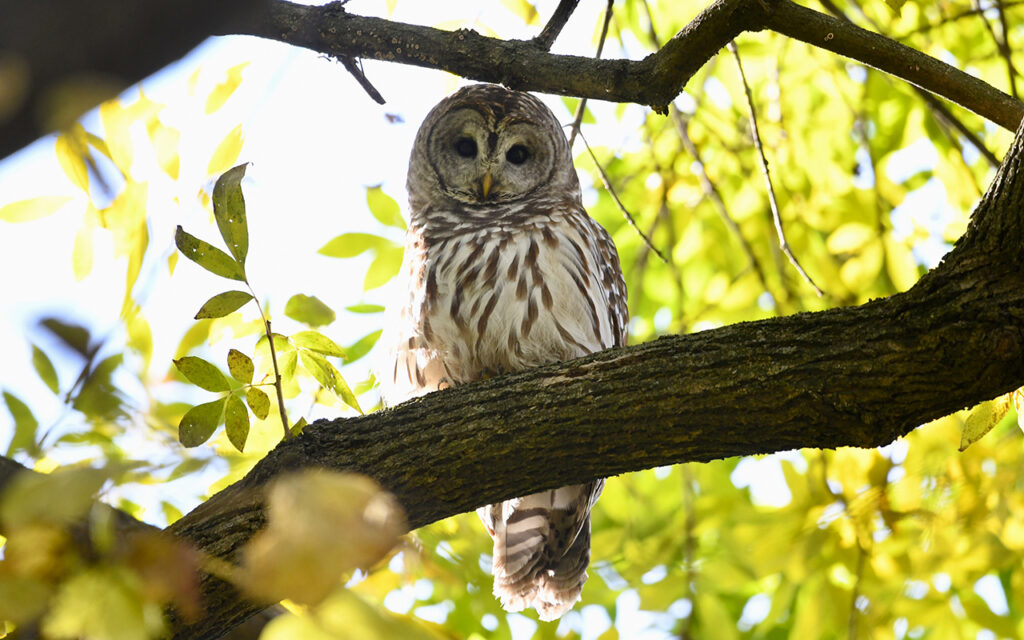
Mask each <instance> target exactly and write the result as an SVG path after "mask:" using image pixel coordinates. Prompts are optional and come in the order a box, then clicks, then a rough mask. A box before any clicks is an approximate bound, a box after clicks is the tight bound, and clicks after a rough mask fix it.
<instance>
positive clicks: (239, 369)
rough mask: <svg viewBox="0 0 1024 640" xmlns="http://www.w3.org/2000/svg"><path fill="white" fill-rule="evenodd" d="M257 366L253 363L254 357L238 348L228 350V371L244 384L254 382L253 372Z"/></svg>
mask: <svg viewBox="0 0 1024 640" xmlns="http://www.w3.org/2000/svg"><path fill="white" fill-rule="evenodd" d="M255 370H256V368H255V367H254V366H253V364H252V359H251V358H249V356H247V355H245V354H244V353H242V352H241V351H239V350H237V349H231V350H230V351H228V371H229V372H230V373H231V377H232V378H234V379H235V380H238V381H239V382H241V383H242V384H251V383H252V374H253V372H254V371H255Z"/></svg>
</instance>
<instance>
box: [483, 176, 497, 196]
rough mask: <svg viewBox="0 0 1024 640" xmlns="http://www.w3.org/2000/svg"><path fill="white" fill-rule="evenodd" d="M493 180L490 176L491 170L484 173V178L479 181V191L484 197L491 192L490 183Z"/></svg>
mask: <svg viewBox="0 0 1024 640" xmlns="http://www.w3.org/2000/svg"><path fill="white" fill-rule="evenodd" d="M493 182H494V179H493V178H491V172H490V171H488V172H487V173H485V174H484V179H483V180H481V181H480V192H481V193H483V194H484V198H486V197H487V194H489V193H490V192H491V184H492V183H493Z"/></svg>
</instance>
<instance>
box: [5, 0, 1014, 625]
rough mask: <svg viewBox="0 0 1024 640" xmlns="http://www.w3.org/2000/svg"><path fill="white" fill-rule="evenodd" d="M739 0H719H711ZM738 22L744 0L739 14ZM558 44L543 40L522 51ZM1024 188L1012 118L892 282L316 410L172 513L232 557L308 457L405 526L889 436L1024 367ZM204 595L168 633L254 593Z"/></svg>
mask: <svg viewBox="0 0 1024 640" xmlns="http://www.w3.org/2000/svg"><path fill="white" fill-rule="evenodd" d="M784 1H785V0H783V2H775V1H772V2H766V3H763V5H762V6H764V7H769V8H770V7H779V6H782V5H783V4H784ZM271 4H272V5H273V6H275V7H277V8H278V9H280V8H281V7H283V6H285V4H286V3H282V2H273V3H271ZM742 4H743V2H742V0H736V1H735V2H733V1H731V0H723V1H720V2H716V3H715V5H713V7H717V10H723V7H733V8H735V7H736V6H740V5H742ZM759 4H760V3H759ZM286 10H287V11H293V10H294V9H293V8H291V7H290V6H289V7H288V8H287V9H286ZM331 10H333V11H334V12H335V14H336V15H335V17H336V18H337V20H339V21H340V22H338V24H339V25H344V24H346V21H350V20H352V19H353V18H349V17H346V16H344V14H342V13H339V8H338V7H336V6H335V7H333V9H331ZM705 13H707V12H705ZM702 15H704V14H702ZM758 15H762V16H763V15H765V14H764V11H761V13H759V14H758ZM771 15H772V14H771V13H769V14H768V16H769V17H768V18H767V19H771V18H770V16H771ZM705 18H706V19H707V20H712V21H713V19H715V16H714V15H711V16H710V17H708V16H705ZM749 21H750V17H749V16H744V17H742V19H741V23H742V25H741V28H748V27H749V25H750V22H749ZM695 22H697V21H695ZM704 24H711V23H709V22H705V23H704ZM762 26H765V25H762ZM307 27H308V25H307ZM307 27H303V28H302V29H299V28H296V29H295V30H293V31H288V32H287V33H286V34H285V35H287V36H288V37H284V36H279V37H280V38H281V39H284V40H286V41H291V42H296V43H297V44H303V46H308V42H307V41H305V40H302V41H301V42H300V40H301V39H302V38H308V39H309V42H312V41H313V40H316V39H318V38H319V39H320V41H321V42H323V41H325V40H327V39H328V38H327V36H328V35H329V36H333V35H335V34H332V33H330V32H329V31H327V32H325V33H320V32H319V31H318V30H317V29H315V28H313V27H308V28H307ZM700 28H701V27H700V25H699V24H698V26H697V27H693V28H692V30H689V31H688V32H689V33H695V32H699V29H700ZM836 28H837V29H839V28H847V27H846V26H845V25H842V24H840V25H838V26H837V27H836ZM309 29H313V31H309ZM428 31H432V30H428ZM307 32H308V33H307ZM459 33H461V34H462V35H463V36H465V35H466V33H468V32H457V33H456V34H454V35H453V34H449V35H447V36H445V38H447V39H446V40H444V41H438V42H437V43H436V45H437V46H439V47H451V48H452V49H453V50H455V51H456V53H457V58H458V59H464V58H466V57H467V56H469V55H470V50H469V49H465V48H460V46H461V45H459V44H458V42H459V41H457V40H458V37H459V36H458V34H459ZM684 33H686V32H684ZM707 33H709V32H705V35H707ZM368 35H373V34H368ZM428 35H429V34H428ZM374 37H376V36H374ZM700 37H701V38H703V37H704V36H700ZM730 37H731V36H730ZM475 38H479V36H469V39H470V40H472V41H476V40H474V39H475ZM678 38H682V35H681V36H677V39H678ZM684 39H685V38H684ZM698 39H699V38H698ZM710 41H713V42H717V40H715V38H714V37H712V38H711V40H710ZM403 42H405V41H403ZM360 46H364V47H365V46H368V45H367V44H366V43H364V44H363V45H360ZM486 46H492V45H491V44H488V45H486ZM493 46H497V45H493ZM516 46H519V45H516ZM680 46H689V45H685V43H684V44H683V45H680ZM421 52H422V49H421ZM334 53H335V54H344V55H354V54H356V53H361V54H365V53H366V51H365V49H358V50H355V49H347V50H340V51H334ZM394 53H395V55H396V57H397V56H398V55H399V52H397V51H395V52H394ZM401 55H407V54H405V53H403V54H401ZM538 55H540V54H538ZM543 55H544V56H546V55H547V54H543ZM553 59H554V57H550V56H548V57H538V58H536V60H534V61H533V63H532V64H537V65H540V66H545V65H547V64H549V63H550V64H553V63H552V60H553ZM406 61H407V62H409V61H408V60H406ZM431 66H440V63H438V62H437V61H434V62H432V63H431ZM594 68H595V69H598V70H599V71H600V69H605V70H604V71H601V72H600V73H606V74H607V75H603V76H600V77H601V78H602V79H603V80H605V81H608V82H610V83H612V84H614V81H615V80H616V79H620V80H621V79H623V78H624V76H623V75H622V74H623V73H624V72H623V71H621V70H615V69H616V68H615V67H614V66H612V67H607V68H604V67H601V68H598V67H594ZM453 70H455V71H457V72H459V73H463V72H464V71H466V69H464V68H462V67H458V68H454V69H453ZM595 73H596V72H595ZM465 75H470V76H471V77H475V76H472V74H469V73H466V74H465ZM537 75H540V74H539V73H538V74H537ZM598 75H600V74H598ZM481 79H492V80H494V79H498V80H500V79H507V78H481ZM679 87H681V84H677V85H676V89H677V90H678V88H679ZM533 88H536V87H533ZM596 90H597V89H594V91H596ZM968 93H969V92H968ZM577 95H589V94H587V93H586V92H581V93H579V94H577ZM598 97H599V96H598ZM669 99H670V98H669ZM662 104H663V103H662ZM1011 107H1012V108H1011V109H1010V110H1009V111H1006V112H1004V113H1003V117H1004V119H1006V114H1007V113H1009V114H1010V116H1009V119H1006V122H1004V125H1006V124H1009V123H1010V122H1011V121H1013V123H1014V124H1015V123H1016V122H1019V120H1020V113H1021V109H1020V105H1019V103H1015V102H1014V103H1013V104H1012V105H1011ZM1014 114H1015V115H1014ZM1014 118H1016V120H1014ZM1022 203H1024V128H1021V129H1019V130H1018V133H1017V137H1016V139H1015V141H1014V144H1013V146H1012V148H1011V149H1010V151H1009V152H1008V154H1007V156H1006V158H1005V159H1004V161H1003V164H1002V166H1001V167H1000V170H999V172H998V174H997V176H996V178H995V179H994V181H993V182H992V184H991V185H990V187H989V189H988V191H987V192H986V194H985V196H984V197H983V199H982V201H981V203H980V205H979V206H978V208H977V210H976V211H975V213H974V215H973V217H972V221H971V225H970V227H969V229H968V231H967V233H966V234H965V235H964V236H963V237H962V238H961V239H960V241H959V242H958V243H957V245H956V247H955V248H954V250H953V251H952V252H951V253H950V254H949V255H948V256H947V257H946V259H945V260H944V261H943V263H942V264H941V265H940V266H939V267H937V268H936V269H934V270H933V271H932V272H930V273H928V274H927V275H926V276H925V277H924V278H922V279H921V281H920V282H919V283H918V284H917V285H915V286H914V287H913V288H912V289H911V290H909V291H907V292H905V293H902V294H898V295H895V296H892V297H889V298H886V299H883V300H876V301H872V302H870V303H868V304H864V305H861V306H857V307H850V308H844V309H833V310H829V311H824V312H818V313H813V314H811V313H804V314H797V315H794V316H789V317H785V318H778V319H772V320H765V321H760V322H751V323H742V324H738V325H734V326H729V327H724V328H721V329H717V330H714V331H707V332H703V333H698V334H693V335H687V336H672V337H666V338H662V339H660V340H657V341H654V342H650V343H647V344H642V345H636V346H632V347H627V348H622V349H613V350H609V351H606V352H602V353H599V354H595V355H593V356H590V357H588V358H584V359H580V360H575V361H571V362H564V363H558V364H554V365H551V366H547V367H542V368H539V369H535V370H530V371H526V372H522V373H519V374H514V375H511V376H505V377H501V378H495V379H492V380H487V381H483V382H480V383H475V384H471V385H466V386H464V387H459V388H456V389H450V390H446V391H442V392H438V393H435V394H431V395H429V396H427V397H425V398H422V399H419V400H415V401H412V402H409V403H406V404H403V405H401V406H399V407H396V408H394V409H390V410H387V411H382V412H379V413H376V414H372V415H369V416H364V417H361V418H356V419H349V420H334V421H321V422H319V423H316V424H313V425H310V426H309V427H307V429H306V431H305V433H303V435H302V436H300V437H298V438H295V439H293V440H291V441H289V442H284V443H282V444H281V445H280V446H279V447H278V448H277V449H275V450H274V451H273V452H271V454H270V455H268V456H267V458H265V459H264V460H263V461H261V462H260V463H259V464H258V465H257V466H256V467H255V468H254V469H253V470H252V472H251V473H250V474H249V475H248V476H246V477H245V478H244V479H243V480H241V481H240V482H238V483H236V484H234V485H232V486H231V487H229V488H227V489H225V490H224V491H222V492H220V493H219V494H217V495H215V496H214V497H212V498H211V499H210V500H208V501H207V502H206V503H204V504H202V505H200V506H199V507H197V508H196V509H195V510H193V511H192V512H191V513H189V514H187V515H186V516H185V517H184V518H182V519H181V520H179V521H178V522H176V523H175V524H174V525H173V526H171V527H170V528H169V529H168V531H169V532H170V533H171V534H173V535H175V536H178V537H180V538H181V539H184V540H187V541H190V542H191V543H193V544H194V545H195V546H196V547H197V548H199V549H200V550H202V551H203V552H204V553H207V554H210V555H212V556H215V557H218V558H223V559H227V560H234V559H235V558H236V557H237V554H238V552H239V550H240V548H241V547H242V546H243V545H244V544H245V543H246V542H247V541H248V540H249V539H251V537H252V536H253V534H254V533H255V532H256V531H257V530H259V528H260V527H261V526H263V524H264V521H265V513H264V502H263V489H264V487H265V486H266V485H267V483H268V482H269V481H270V480H272V479H273V478H275V477H277V476H278V475H280V474H281V473H284V472H287V471H290V470H297V469H302V468H310V467H323V468H330V469H337V470H351V471H358V472H362V473H366V474H367V475H370V476H372V477H374V478H376V479H377V480H378V481H379V482H380V483H381V484H382V485H383V486H385V487H386V488H388V489H389V490H391V491H393V492H394V493H395V495H396V496H397V497H398V499H399V501H400V502H401V503H402V504H403V506H404V507H405V509H406V512H407V515H408V518H409V523H410V526H411V527H413V528H415V527H419V526H422V525H425V524H427V523H429V522H433V521H435V520H437V519H440V518H444V517H447V516H451V515H454V514H457V513H461V512H464V511H468V510H471V509H473V508H475V507H477V506H479V505H482V504H486V503H490V502H494V501H498V500H501V499H505V498H509V497H512V496H514V495H522V494H525V493H530V492H534V491H540V490H544V489H548V488H552V487H556V486H560V485H565V484H570V483H576V482H584V481H587V480H590V479H593V478H597V477H606V476H611V475H615V474H619V473H624V472H627V471H634V470H639V469H645V468H650V467H653V466H660V465H666V464H675V463H680V462H687V461H703V460H711V459H716V458H722V457H726V456H734V455H747V454H756V453H768V452H773V451H779V450H785V449H792V448H798V447H821V448H833V447H838V446H847V445H848V446H860V447H872V446H878V445H884V444H887V443H889V442H891V441H892V440H893V439H894V438H897V437H899V436H901V435H904V434H906V433H908V432H909V431H911V430H913V429H914V428H916V427H917V426H918V425H920V424H922V423H924V422H927V421H929V420H931V419H933V418H937V417H940V416H943V415H946V414H948V413H950V412H953V411H955V410H957V409H960V408H962V407H966V406H969V405H972V404H975V403H977V402H979V401H983V400H987V399H989V398H992V397H995V396H997V395H1000V394H1002V393H1005V392H1007V391H1010V390H1012V389H1015V388H1017V387H1020V386H1022V385H1024V286H1022V285H1024V273H1022V269H1021V264H1022V257H1024V256H1022V253H1024V220H1022V213H1024V211H1022ZM567 442H571V443H572V446H565V443H567ZM11 470H12V466H11V465H10V463H6V464H3V465H0V488H2V486H3V485H4V484H5V482H6V479H7V478H8V477H9V476H10V475H11ZM203 598H204V607H205V612H206V614H205V617H203V618H202V619H200V620H198V621H195V622H193V623H192V624H184V623H182V622H181V621H176V622H175V628H174V632H175V637H178V638H213V637H217V636H219V635H220V634H222V633H224V632H226V631H228V630H230V629H231V628H232V627H234V626H235V625H237V624H238V623H240V622H241V621H243V620H245V619H246V618H247V617H248V616H249V615H251V614H252V613H254V612H255V611H257V610H259V609H260V608H261V607H260V605H258V604H255V603H252V602H248V601H246V600H245V599H244V598H242V597H240V595H239V594H238V593H237V592H236V591H235V590H234V589H233V588H232V587H231V585H229V584H228V583H226V582H223V581H221V580H219V579H217V578H214V577H212V576H204V578H203Z"/></svg>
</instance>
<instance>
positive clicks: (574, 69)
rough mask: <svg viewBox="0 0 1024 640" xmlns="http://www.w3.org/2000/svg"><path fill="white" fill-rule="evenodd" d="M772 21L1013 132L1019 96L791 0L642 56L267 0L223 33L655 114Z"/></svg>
mask: <svg viewBox="0 0 1024 640" xmlns="http://www.w3.org/2000/svg"><path fill="white" fill-rule="evenodd" d="M766 28H767V29H771V30H773V31H776V32H778V33H780V34H783V35H786V36H789V37H791V38H795V39H797V40H801V41H803V42H806V43H808V44H811V45H813V46H816V47H819V48H822V49H826V50H828V51H832V52H834V53H838V54H840V55H843V56H846V57H849V58H851V59H853V60H857V61H860V62H863V63H865V64H867V65H870V66H872V67H875V68H876V69H880V70H882V71H885V72H887V73H890V74H892V75H894V76H896V77H898V78H902V79H904V80H906V81H907V82H910V83H911V84H914V85H915V86H918V87H921V88H922V89H926V90H928V91H931V92H933V93H936V94H938V95H940V96H943V97H945V98H947V99H948V100H951V101H953V102H956V103H957V104H960V105H962V106H964V107H965V108H967V109H970V110H971V111H974V112H975V113H978V114H979V115H982V116H984V117H986V118H988V119H989V120H991V121H993V122H995V123H997V124H999V125H1001V126H1003V127H1005V128H1007V129H1010V130H1012V131H1015V130H1016V128H1017V125H1018V124H1019V123H1020V121H1021V119H1022V118H1024V104H1021V103H1020V102H1019V101H1017V100H1014V99H1013V98H1011V97H1010V96H1008V95H1006V94H1005V93H1003V92H1001V91H999V90H998V89H995V88H994V87H992V86H991V85H988V84H987V83H985V82H983V81H982V80H979V79H977V78H975V77H973V76H971V75H969V74H967V73H964V72H963V71H960V70H959V69H956V68H954V67H952V66H950V65H948V64H946V63H944V62H940V61H939V60H936V59H935V58H932V57H930V56H927V55H925V54H923V53H921V52H920V51H916V50H914V49H911V48H910V47H907V46H905V45H902V44H900V43H898V42H895V41H893V40H890V39H889V38H886V37H885V36H882V35H879V34H877V33H872V32H870V31H867V30H865V29H861V28H859V27H857V26H855V25H852V24H849V23H847V22H845V21H842V20H839V19H837V18H833V17H831V16H828V15H825V14H822V13H819V12H817V11H814V10H812V9H808V8H806V7H802V6H800V5H797V4H794V3H793V2H791V1H790V0H715V2H713V3H712V4H710V5H709V6H708V7H707V8H705V9H704V10H703V11H702V12H701V13H700V14H699V15H698V16H697V17H696V18H694V19H693V21H691V22H690V23H689V24H688V25H687V26H686V27H685V28H684V29H683V30H682V31H680V32H679V33H677V34H676V35H675V36H674V37H673V38H672V39H670V40H669V41H668V42H667V43H665V45H664V46H663V47H662V48H661V49H659V50H658V51H657V52H656V53H653V54H651V55H649V56H647V57H646V58H644V59H643V60H639V61H631V60H621V59H620V60H595V59H590V58H584V57H580V56H567V55H553V54H550V53H547V52H546V51H545V50H543V49H542V48H541V47H538V46H536V44H534V43H532V42H525V41H504V40H499V39H496V38H489V37H486V36H482V35H480V34H478V33H476V32H475V31H471V30H468V29H460V30H458V31H442V30H440V29H433V28H430V27H422V26H415V25H409V24H403V23H399V22H393V21H389V20H383V19H379V18H369V17H364V16H357V15H352V14H347V13H345V12H343V11H340V10H339V9H338V7H337V6H336V3H334V4H329V5H326V6H323V7H309V6H303V5H297V4H292V3H290V2H286V1H285V0H264V1H263V2H262V3H261V4H259V5H258V6H257V7H256V8H254V10H253V11H252V12H251V13H250V14H248V15H247V16H246V17H245V19H244V20H243V21H239V22H236V23H234V24H231V25H229V26H228V27H227V28H226V29H225V30H224V31H222V32H220V33H224V34H230V33H241V34H249V35H255V36H260V37H264V38H270V39H274V40H280V41H282V42H286V43H289V44H292V45H295V46H300V47H305V48H308V49H313V50H315V51H320V52H322V53H327V54H330V55H336V56H341V55H347V56H355V57H363V58H372V59H376V60H384V61H388V62H397V63H401V64H411V65H415V66H421V67H427V68H433V69H444V70H445V71H448V72H451V73H454V74H456V75H460V76H463V77H465V78H469V79H472V80H479V81H483V82H497V83H501V84H505V85H507V86H509V87H512V88H514V89H521V90H531V91H540V92H543V93H554V94H560V95H571V96H578V97H583V98H595V99H599V100H610V101H616V102H635V103H638V104H643V105H649V106H651V107H652V108H654V109H655V110H656V111H658V112H659V113H665V112H666V111H667V106H668V104H669V103H670V102H671V101H672V100H673V99H675V97H676V96H677V95H678V94H679V92H680V91H682V88H683V87H684V86H685V85H686V83H687V82H688V81H689V79H690V78H691V77H692V76H693V75H694V74H695V73H696V72H697V71H698V70H699V69H700V68H701V67H702V66H703V65H704V63H705V62H707V61H708V60H710V59H711V58H712V57H714V56H715V55H717V53H718V51H719V50H720V49H721V48H723V47H725V45H726V44H727V43H728V42H729V41H730V40H732V39H734V38H735V37H736V36H738V35H739V34H741V33H742V32H744V31H757V30H760V29H766Z"/></svg>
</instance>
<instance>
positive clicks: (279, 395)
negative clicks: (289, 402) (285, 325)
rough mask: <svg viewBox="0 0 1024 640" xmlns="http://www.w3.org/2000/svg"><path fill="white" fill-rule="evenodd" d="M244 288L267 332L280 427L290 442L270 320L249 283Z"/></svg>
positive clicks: (290, 431)
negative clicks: (247, 291)
mask: <svg viewBox="0 0 1024 640" xmlns="http://www.w3.org/2000/svg"><path fill="white" fill-rule="evenodd" d="M245 286H247V287H249V293H251V294H252V299H253V300H255V301H256V308H257V309H259V311H260V318H261V319H262V320H263V326H264V328H265V329H266V332H267V341H268V342H269V343H270V362H271V363H273V365H274V390H275V391H277V410H278V412H280V414H281V426H282V427H284V439H285V440H290V439H291V437H292V430H291V429H290V428H289V427H288V412H287V411H285V408H284V391H283V389H282V386H281V370H280V369H279V368H278V366H277V350H276V349H275V348H274V333H273V332H272V331H271V330H270V320H267V316H266V314H264V313H263V305H262V304H260V300H259V298H257V297H256V292H255V291H253V290H252V285H250V284H249V281H248V280H246V281H245Z"/></svg>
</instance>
